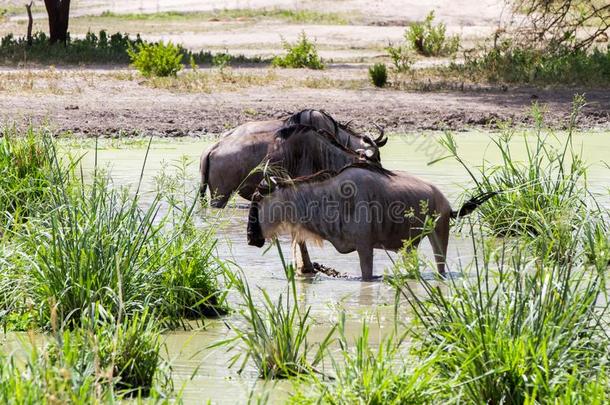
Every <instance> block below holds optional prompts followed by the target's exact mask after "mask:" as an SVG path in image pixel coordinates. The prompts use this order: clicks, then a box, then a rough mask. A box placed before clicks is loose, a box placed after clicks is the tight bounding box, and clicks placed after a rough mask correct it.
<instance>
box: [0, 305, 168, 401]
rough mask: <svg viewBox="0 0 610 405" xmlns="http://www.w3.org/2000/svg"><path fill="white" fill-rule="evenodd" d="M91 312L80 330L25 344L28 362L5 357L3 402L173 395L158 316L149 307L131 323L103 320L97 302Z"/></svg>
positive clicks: (0, 371)
mask: <svg viewBox="0 0 610 405" xmlns="http://www.w3.org/2000/svg"><path fill="white" fill-rule="evenodd" d="M91 311H92V312H93V313H92V314H91V316H90V317H84V318H83V322H82V324H80V325H79V328H76V329H74V330H70V331H68V330H54V331H53V333H52V335H51V336H50V337H49V339H48V341H46V342H43V343H42V344H41V342H36V341H34V340H33V338H32V337H31V340H30V341H29V342H23V345H24V348H25V350H26V352H27V358H26V360H25V362H23V361H20V360H17V359H16V357H15V356H13V355H2V361H0V401H1V402H2V403H31V404H34V403H74V404H88V403H102V402H103V403H110V402H114V401H118V400H122V399H125V398H127V397H137V398H143V397H147V396H151V397H152V398H159V396H165V395H167V394H169V393H171V391H172V390H173V386H172V384H171V380H170V375H169V372H170V370H169V368H168V366H167V364H166V363H165V362H164V361H163V360H162V358H161V353H160V352H161V348H162V347H163V343H162V342H161V335H160V331H159V328H158V327H157V326H155V324H156V321H155V318H154V317H151V316H150V314H149V313H148V311H146V310H145V311H144V312H143V313H142V314H141V315H137V316H135V317H133V318H132V319H130V320H128V321H120V320H113V319H104V317H105V316H106V315H105V314H104V311H103V308H100V307H97V306H96V307H92V308H91Z"/></svg>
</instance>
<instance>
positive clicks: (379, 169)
mask: <svg viewBox="0 0 610 405" xmlns="http://www.w3.org/2000/svg"><path fill="white" fill-rule="evenodd" d="M353 167H354V168H358V169H366V170H369V171H372V172H375V173H379V174H382V175H384V176H388V177H390V176H395V173H394V172H393V171H391V170H388V169H384V168H383V167H381V165H378V164H374V163H371V162H354V163H352V164H350V165H347V166H344V167H343V168H341V170H339V171H338V172H337V175H338V174H340V173H342V172H344V171H345V170H347V169H351V168H353Z"/></svg>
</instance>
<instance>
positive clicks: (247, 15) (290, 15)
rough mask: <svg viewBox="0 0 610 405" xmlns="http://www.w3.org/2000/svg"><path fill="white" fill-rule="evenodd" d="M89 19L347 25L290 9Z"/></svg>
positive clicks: (340, 20) (334, 15)
mask: <svg viewBox="0 0 610 405" xmlns="http://www.w3.org/2000/svg"><path fill="white" fill-rule="evenodd" d="M85 18H87V19H91V18H107V19H112V20H127V21H182V20H208V21H216V20H243V19H250V20H282V21H286V22H289V23H294V24H306V23H313V24H328V25H345V24H349V20H348V19H346V18H345V17H343V16H342V15H341V14H338V13H325V12H319V11H314V10H292V9H281V8H271V9H259V8H247V9H221V10H215V11H210V12H179V11H166V12H159V13H150V14H148V13H129V14H117V13H113V12H110V11H105V12H104V13H102V15H101V16H100V17H89V16H88V17H85Z"/></svg>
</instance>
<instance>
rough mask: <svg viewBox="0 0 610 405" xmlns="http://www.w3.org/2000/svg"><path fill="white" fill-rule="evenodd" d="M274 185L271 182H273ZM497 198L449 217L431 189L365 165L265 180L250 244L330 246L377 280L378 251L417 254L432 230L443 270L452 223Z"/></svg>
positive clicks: (256, 199)
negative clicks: (353, 255)
mask: <svg viewBox="0 0 610 405" xmlns="http://www.w3.org/2000/svg"><path fill="white" fill-rule="evenodd" d="M271 180H272V179H271ZM493 195H494V193H488V194H483V195H481V196H479V197H476V198H473V199H471V200H469V201H468V202H466V203H465V204H464V205H463V206H462V208H460V209H459V210H458V211H452V210H451V206H450V204H449V202H448V201H447V199H446V198H445V196H444V195H443V194H442V193H441V192H440V191H439V190H438V189H437V188H436V187H435V186H433V185H432V184H429V183H427V182H425V181H423V180H421V179H419V178H417V177H414V176H412V175H409V174H407V173H405V172H398V171H396V172H392V171H389V170H385V169H382V168H381V167H379V166H376V165H371V164H368V163H357V164H353V165H350V166H347V167H345V168H343V169H342V170H340V171H339V172H338V173H336V172H335V173H333V172H330V171H325V172H320V173H317V174H316V175H313V176H309V177H305V178H303V179H296V180H294V181H293V182H290V181H287V182H282V181H275V182H274V181H267V180H263V181H262V182H261V183H260V185H259V187H258V188H257V191H256V193H255V195H254V196H253V199H252V203H251V205H250V212H249V215H248V244H249V245H254V246H258V247H262V246H263V245H264V243H265V239H269V238H273V237H275V236H276V235H278V234H282V233H290V234H291V235H293V238H295V239H296V240H297V241H307V240H314V241H318V242H321V241H323V240H327V241H329V242H330V243H331V244H332V245H333V246H334V247H335V249H337V251H339V252H340V253H350V252H353V251H357V252H358V256H359V257H360V270H361V271H362V278H363V279H364V280H370V279H371V278H372V276H373V249H386V250H389V251H397V250H399V249H401V248H402V247H403V246H404V243H405V241H411V243H412V245H411V247H413V248H416V247H417V246H418V244H419V242H420V240H421V239H422V238H423V237H424V236H425V234H426V232H425V230H426V228H427V227H426V226H425V224H426V223H428V224H429V223H430V222H429V221H427V220H428V219H433V220H434V222H433V223H432V225H431V226H430V227H429V228H431V229H428V231H429V233H428V235H427V236H428V238H429V239H430V242H431V244H432V249H433V251H434V256H435V259H436V263H437V268H438V271H439V273H440V274H443V273H444V272H445V259H446V255H447V244H448V241H449V221H450V219H452V218H457V217H461V216H464V215H467V214H469V213H471V212H472V211H473V210H474V209H475V208H476V207H478V206H479V205H480V204H482V203H483V202H485V201H486V200H487V199H489V198H490V197H491V196H493Z"/></svg>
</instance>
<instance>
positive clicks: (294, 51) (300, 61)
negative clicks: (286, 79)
mask: <svg viewBox="0 0 610 405" xmlns="http://www.w3.org/2000/svg"><path fill="white" fill-rule="evenodd" d="M283 45H284V48H285V49H286V51H287V54H286V55H285V56H276V57H275V58H273V61H272V64H273V66H277V67H282V68H309V69H324V64H323V63H322V61H321V60H320V57H319V56H318V51H317V50H316V45H315V44H314V43H313V42H311V41H309V39H308V38H307V36H306V35H305V32H302V33H301V35H300V36H299V39H298V40H297V42H296V43H294V44H291V43H289V42H287V41H283Z"/></svg>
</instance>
